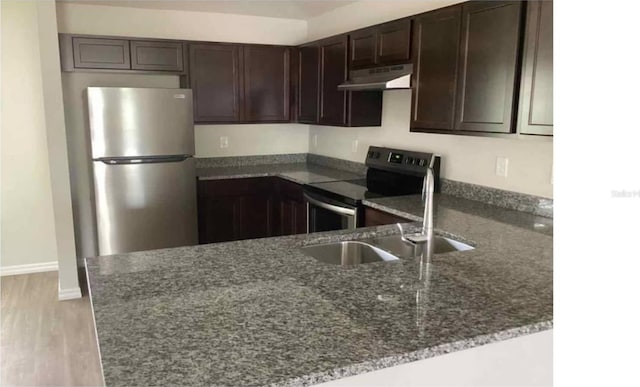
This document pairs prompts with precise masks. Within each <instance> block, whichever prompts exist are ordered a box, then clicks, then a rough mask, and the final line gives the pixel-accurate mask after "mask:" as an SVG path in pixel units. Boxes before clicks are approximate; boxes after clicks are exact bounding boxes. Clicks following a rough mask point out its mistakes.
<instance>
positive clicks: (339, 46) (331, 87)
mask: <svg viewBox="0 0 640 387" xmlns="http://www.w3.org/2000/svg"><path fill="white" fill-rule="evenodd" d="M320 74H321V75H320V123H322V124H329V125H345V124H346V123H347V93H346V92H344V91H341V90H338V85H340V84H341V83H343V82H344V81H345V80H346V79H347V35H344V36H339V37H337V38H332V39H330V40H326V41H323V42H322V43H321V44H320Z"/></svg>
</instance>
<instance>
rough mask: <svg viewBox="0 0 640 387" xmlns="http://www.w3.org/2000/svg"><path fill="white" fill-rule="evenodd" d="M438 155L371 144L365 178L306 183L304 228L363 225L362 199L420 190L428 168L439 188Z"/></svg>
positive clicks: (436, 189) (309, 229) (341, 227)
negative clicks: (305, 219) (305, 218)
mask: <svg viewBox="0 0 640 387" xmlns="http://www.w3.org/2000/svg"><path fill="white" fill-rule="evenodd" d="M440 161H441V158H440V156H439V155H436V154H433V153H422V152H414V151H408V150H401V149H391V148H383V147H376V146H371V147H369V151H368V152H367V157H366V160H365V164H366V165H367V167H368V170H367V177H366V179H360V180H345V181H332V182H325V183H312V184H307V185H305V188H304V190H305V193H304V196H305V200H306V202H307V232H309V233H311V232H318V231H333V230H342V229H354V228H357V227H362V225H363V212H364V211H362V201H363V200H364V199H369V198H380V197H387V196H401V195H412V194H419V193H421V192H422V189H423V187H422V184H423V179H424V175H425V174H426V171H427V168H429V167H431V168H432V169H433V172H434V177H435V191H436V192H439V191H440Z"/></svg>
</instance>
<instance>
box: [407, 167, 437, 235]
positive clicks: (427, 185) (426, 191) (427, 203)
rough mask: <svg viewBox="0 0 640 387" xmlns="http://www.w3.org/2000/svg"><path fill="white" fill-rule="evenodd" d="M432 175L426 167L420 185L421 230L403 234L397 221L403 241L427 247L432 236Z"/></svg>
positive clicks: (430, 170)
mask: <svg viewBox="0 0 640 387" xmlns="http://www.w3.org/2000/svg"><path fill="white" fill-rule="evenodd" d="M434 184H435V183H434V177H433V169H431V167H428V168H427V173H426V174H425V175H424V183H423V186H422V200H424V215H423V218H422V230H421V231H420V232H419V233H416V234H410V235H406V236H405V235H404V229H403V228H402V225H401V224H400V223H398V227H399V228H400V237H401V238H402V240H403V241H405V242H410V243H412V244H414V245H424V244H427V248H430V244H431V240H432V238H433V190H434Z"/></svg>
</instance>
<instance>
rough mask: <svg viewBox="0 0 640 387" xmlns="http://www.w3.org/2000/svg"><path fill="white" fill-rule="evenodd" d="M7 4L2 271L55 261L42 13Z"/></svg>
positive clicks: (4, 14)
mask: <svg viewBox="0 0 640 387" xmlns="http://www.w3.org/2000/svg"><path fill="white" fill-rule="evenodd" d="M0 6H1V7H2V8H1V9H2V73H1V74H2V75H1V76H2V105H1V106H2V112H1V116H2V119H1V125H2V156H1V157H2V161H1V163H2V182H1V184H2V234H1V239H2V252H1V254H2V255H1V258H0V259H1V262H0V264H1V265H2V268H3V269H6V268H7V267H8V266H14V265H27V264H39V263H44V262H56V261H57V260H58V256H57V252H56V239H55V224H54V222H55V221H54V213H53V202H52V193H51V184H50V175H49V158H48V151H47V133H46V126H45V117H44V100H43V91H42V75H41V67H40V51H39V38H38V16H37V8H36V4H35V3H32V2H19V1H1V2H0Z"/></svg>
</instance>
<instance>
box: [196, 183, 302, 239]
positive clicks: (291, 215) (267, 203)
mask: <svg viewBox="0 0 640 387" xmlns="http://www.w3.org/2000/svg"><path fill="white" fill-rule="evenodd" d="M198 230H199V241H200V243H215V242H224V241H234V240H241V239H252V238H264V237H270V236H277V235H291V234H298V233H304V232H306V207H305V204H304V200H303V198H302V187H301V186H300V185H298V184H295V183H291V182H288V181H285V180H282V179H280V178H276V177H260V178H247V179H228V180H199V181H198Z"/></svg>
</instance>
